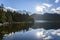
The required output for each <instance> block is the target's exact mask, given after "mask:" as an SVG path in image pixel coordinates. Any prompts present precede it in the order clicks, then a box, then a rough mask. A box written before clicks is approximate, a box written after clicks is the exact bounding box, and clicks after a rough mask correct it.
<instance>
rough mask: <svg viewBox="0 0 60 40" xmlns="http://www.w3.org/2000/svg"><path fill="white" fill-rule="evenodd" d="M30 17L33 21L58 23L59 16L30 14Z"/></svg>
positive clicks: (54, 14) (56, 14)
mask: <svg viewBox="0 0 60 40" xmlns="http://www.w3.org/2000/svg"><path fill="white" fill-rule="evenodd" d="M31 16H32V17H33V18H34V19H35V20H47V21H60V14H58V13H44V14H43V15H41V14H32V15H31Z"/></svg>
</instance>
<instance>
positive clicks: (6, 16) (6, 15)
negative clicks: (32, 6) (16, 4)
mask: <svg viewBox="0 0 60 40" xmlns="http://www.w3.org/2000/svg"><path fill="white" fill-rule="evenodd" d="M33 21H34V19H33V18H32V17H31V16H30V15H29V13H28V12H26V13H23V14H22V13H19V12H17V11H13V12H12V11H11V10H10V9H6V11H4V5H3V4H1V6H0V23H4V22H9V23H11V22H33Z"/></svg>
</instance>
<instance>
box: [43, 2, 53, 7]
mask: <svg viewBox="0 0 60 40" xmlns="http://www.w3.org/2000/svg"><path fill="white" fill-rule="evenodd" d="M43 5H44V6H46V7H51V6H52V4H48V3H43Z"/></svg>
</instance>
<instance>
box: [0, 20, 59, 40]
mask: <svg viewBox="0 0 60 40" xmlns="http://www.w3.org/2000/svg"><path fill="white" fill-rule="evenodd" d="M9 26H11V25H9ZM16 26H17V27H16ZM26 27H27V28H26ZM5 29H6V28H5ZM5 29H4V30H5ZM8 30H9V31H8ZM8 30H6V31H8V33H7V32H6V31H5V32H6V33H5V32H3V33H5V34H4V35H3V36H1V37H2V40H60V22H58V21H35V23H34V24H30V23H27V24H26V23H25V24H19V25H15V24H14V25H13V26H12V27H11V29H10V28H9V29H8Z"/></svg>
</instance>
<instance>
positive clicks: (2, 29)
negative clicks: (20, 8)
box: [0, 23, 33, 40]
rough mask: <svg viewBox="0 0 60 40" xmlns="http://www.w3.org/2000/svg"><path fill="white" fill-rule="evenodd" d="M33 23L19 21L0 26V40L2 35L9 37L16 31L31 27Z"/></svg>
mask: <svg viewBox="0 0 60 40" xmlns="http://www.w3.org/2000/svg"><path fill="white" fill-rule="evenodd" d="M32 25H33V23H19V24H15V23H14V24H8V25H3V26H0V40H2V39H3V36H4V35H8V36H9V37H10V36H11V35H12V34H14V33H15V32H17V31H20V30H24V31H28V30H29V28H30V27H32Z"/></svg>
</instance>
